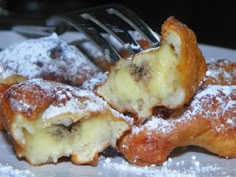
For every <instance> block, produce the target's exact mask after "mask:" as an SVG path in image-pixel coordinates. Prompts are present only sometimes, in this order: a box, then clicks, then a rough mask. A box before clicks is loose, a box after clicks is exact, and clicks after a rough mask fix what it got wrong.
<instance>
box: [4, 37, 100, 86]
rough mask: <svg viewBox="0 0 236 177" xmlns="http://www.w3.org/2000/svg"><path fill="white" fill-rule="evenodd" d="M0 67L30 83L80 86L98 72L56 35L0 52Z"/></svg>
mask: <svg viewBox="0 0 236 177" xmlns="http://www.w3.org/2000/svg"><path fill="white" fill-rule="evenodd" d="M0 63H2V64H3V65H5V66H7V67H8V68H10V69H11V70H13V71H15V72H16V73H17V74H20V75H22V76H25V77H27V78H29V79H33V78H43V79H47V80H54V81H59V82H64V83H68V84H72V85H80V84H81V83H82V82H83V81H85V80H87V79H89V78H91V77H92V76H93V75H94V74H96V73H97V72H99V71H100V69H99V68H98V67H97V66H96V65H94V64H93V63H92V62H91V61H90V60H89V59H88V58H87V57H86V56H85V55H84V54H83V53H82V52H80V50H78V49H77V48H76V47H75V46H73V45H69V44H68V43H66V42H65V41H64V40H62V39H60V38H59V37H58V36H57V35H56V34H53V35H51V36H48V37H42V38H37V39H29V40H26V41H23V42H21V43H17V44H14V45H11V46H9V47H7V48H5V49H4V50H3V51H1V52H0Z"/></svg>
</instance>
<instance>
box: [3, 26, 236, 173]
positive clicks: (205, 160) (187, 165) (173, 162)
mask: <svg viewBox="0 0 236 177" xmlns="http://www.w3.org/2000/svg"><path fill="white" fill-rule="evenodd" d="M74 35H75V34H74V33H72V34H65V35H64V36H63V37H62V38H63V39H66V40H68V41H70V40H71V39H74V38H76V36H74ZM0 39H1V40H0V48H4V47H7V46H8V45H10V44H12V43H17V42H21V41H23V40H25V38H24V37H23V36H20V35H19V34H16V33H13V32H9V31H0ZM200 48H201V49H202V52H203V54H204V56H205V58H206V59H207V60H208V59H211V58H228V59H231V60H235V59H236V50H231V49H225V48H221V47H215V46H209V45H203V44H201V45H200ZM42 148H43V147H42ZM235 164H236V159H225V158H219V157H217V156H215V155H213V154H210V153H208V152H206V151H204V150H203V149H200V148H193V147H192V148H187V149H185V150H181V151H176V152H175V153H174V154H172V156H171V157H170V158H169V159H168V161H167V162H166V163H164V165H162V166H154V167H137V166H133V165H129V164H128V163H127V162H126V161H125V160H124V159H123V158H121V157H115V158H101V160H100V161H99V164H98V166H96V167H91V166H84V165H83V166H78V165H74V164H72V163H71V162H69V161H66V162H59V163H57V164H49V165H43V166H31V165H29V164H28V163H27V162H25V161H23V160H19V159H17V158H16V156H15V154H14V150H13V149H12V148H11V145H10V143H9V142H8V140H7V135H6V133H3V132H0V177H6V176H4V175H3V172H2V171H4V170H2V171H1V169H3V167H1V165H4V166H6V165H10V166H12V167H13V169H11V171H13V172H14V173H13V174H15V176H17V173H18V174H19V173H20V172H19V171H16V169H17V170H23V171H24V170H29V171H30V172H31V173H33V174H34V175H35V176H37V177H97V176H101V177H111V176H112V177H164V176H165V177H166V176H168V177H185V176H186V177H190V176H191V177H193V176H194V177H195V176H196V177H204V176H217V177H220V176H235V175H236V168H235ZM5 171H6V170H5ZM1 175H2V176H1ZM9 176H10V175H9ZM13 176H14V175H13ZM18 176H19V175H18ZM25 176H27V175H25ZM27 177H28V176H27Z"/></svg>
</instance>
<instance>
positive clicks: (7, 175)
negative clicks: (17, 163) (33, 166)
mask: <svg viewBox="0 0 236 177" xmlns="http://www.w3.org/2000/svg"><path fill="white" fill-rule="evenodd" d="M0 177H35V175H34V174H33V173H32V172H31V171H30V170H19V169H16V168H13V167H12V166H10V165H2V164H0Z"/></svg>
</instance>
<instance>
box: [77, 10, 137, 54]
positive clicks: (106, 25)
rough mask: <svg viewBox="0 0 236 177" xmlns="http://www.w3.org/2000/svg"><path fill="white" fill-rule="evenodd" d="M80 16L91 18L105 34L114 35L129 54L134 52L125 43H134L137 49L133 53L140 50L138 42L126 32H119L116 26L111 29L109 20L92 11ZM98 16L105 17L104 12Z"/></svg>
mask: <svg viewBox="0 0 236 177" xmlns="http://www.w3.org/2000/svg"><path fill="white" fill-rule="evenodd" d="M81 16H82V17H83V18H85V19H87V20H91V21H92V22H94V23H95V24H96V25H98V26H99V27H101V28H102V29H103V30H104V31H105V32H106V33H107V34H110V35H111V36H112V37H114V38H115V39H116V40H117V41H118V42H119V43H120V44H121V45H122V46H123V48H125V50H127V51H128V52H129V54H130V55H132V54H134V50H133V48H131V47H130V45H127V44H136V48H137V50H136V51H135V53H137V52H140V51H141V48H140V46H139V44H138V43H137V42H136V41H135V40H134V39H133V38H132V37H131V36H130V35H129V34H128V33H127V32H124V31H123V32H122V33H121V32H120V31H121V30H119V29H118V28H116V30H114V29H112V28H113V27H111V25H112V24H111V21H109V22H108V21H107V20H106V19H105V18H103V19H101V18H100V19H98V18H97V16H96V14H94V13H93V14H91V13H84V14H81ZM98 16H102V17H105V14H100V15H98ZM110 20H111V19H110ZM113 20H114V19H113ZM116 22H117V21H116ZM118 30H119V31H118ZM138 49H139V50H138Z"/></svg>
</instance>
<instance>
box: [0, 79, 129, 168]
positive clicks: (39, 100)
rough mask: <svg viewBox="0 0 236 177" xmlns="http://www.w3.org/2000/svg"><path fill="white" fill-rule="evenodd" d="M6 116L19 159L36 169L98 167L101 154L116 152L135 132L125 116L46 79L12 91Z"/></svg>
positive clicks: (4, 102)
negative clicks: (68, 164) (64, 161)
mask: <svg viewBox="0 0 236 177" xmlns="http://www.w3.org/2000/svg"><path fill="white" fill-rule="evenodd" d="M0 110H1V111H0V112H1V120H2V122H3V123H4V126H5V128H6V130H7V131H8V132H9V134H10V136H11V139H12V141H13V145H14V149H15V151H16V155H17V156H18V157H20V158H22V157H23V158H25V159H26V160H27V161H28V162H29V163H30V164H32V165H40V164H45V163H55V162H57V161H58V159H59V158H61V157H64V156H66V157H71V161H72V162H73V163H76V164H91V165H96V164H97V161H98V157H99V152H101V151H103V150H104V149H105V148H106V147H107V146H109V145H111V146H113V147H115V146H116V141H117V139H118V138H119V137H120V136H121V135H122V134H123V133H124V132H125V131H126V130H128V129H129V128H130V126H129V124H128V123H127V122H126V118H125V116H123V115H122V114H119V113H118V112H116V111H115V110H112V109H111V108H110V107H109V106H108V105H107V104H106V103H105V102H104V101H103V100H102V99H100V98H99V97H97V96H95V95H94V93H92V92H91V91H88V90H79V89H78V88H75V87H71V86H67V85H64V84H61V83H56V82H52V81H45V80H41V79H33V80H28V81H25V82H22V83H20V84H16V85H13V86H12V87H11V88H9V89H8V90H7V91H6V92H5V94H4V96H3V98H2V105H1V109H0ZM40 147H44V148H43V149H42V148H40ZM38 153H40V155H39V154H38Z"/></svg>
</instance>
